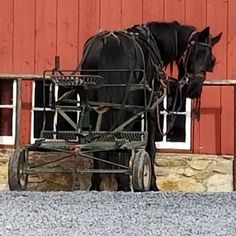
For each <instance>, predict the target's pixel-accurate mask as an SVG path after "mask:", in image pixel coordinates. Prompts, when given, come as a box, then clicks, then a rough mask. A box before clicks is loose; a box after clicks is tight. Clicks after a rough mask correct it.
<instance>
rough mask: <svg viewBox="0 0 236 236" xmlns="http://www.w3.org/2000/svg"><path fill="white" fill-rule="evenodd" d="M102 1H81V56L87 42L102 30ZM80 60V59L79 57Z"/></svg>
mask: <svg viewBox="0 0 236 236" xmlns="http://www.w3.org/2000/svg"><path fill="white" fill-rule="evenodd" d="M99 3H100V1H99V0H90V1H86V0H80V2H79V40H78V41H79V55H80V56H81V53H82V50H83V45H84V43H85V42H86V40H87V39H88V38H89V37H90V36H91V35H93V34H95V33H96V32H98V30H99V29H100V4H99ZM79 59H80V57H79Z"/></svg>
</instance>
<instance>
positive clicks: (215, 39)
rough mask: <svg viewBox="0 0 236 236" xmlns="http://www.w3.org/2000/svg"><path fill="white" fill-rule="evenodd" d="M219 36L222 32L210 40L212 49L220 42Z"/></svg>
mask: <svg viewBox="0 0 236 236" xmlns="http://www.w3.org/2000/svg"><path fill="white" fill-rule="evenodd" d="M221 36H222V32H221V33H219V34H218V35H216V36H215V37H213V38H212V39H211V46H212V47H213V46H214V45H215V44H217V43H218V42H219V41H220V39H221Z"/></svg>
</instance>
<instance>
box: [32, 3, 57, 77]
mask: <svg viewBox="0 0 236 236" xmlns="http://www.w3.org/2000/svg"><path fill="white" fill-rule="evenodd" d="M56 27H57V0H50V1H48V0H40V1H36V11H35V55H34V56H35V72H36V73H38V74H40V73H42V71H44V70H45V69H51V68H52V67H53V65H54V64H53V63H54V57H55V55H56V52H57V51H56V33H57V28H56Z"/></svg>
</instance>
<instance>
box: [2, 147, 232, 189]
mask: <svg viewBox="0 0 236 236" xmlns="http://www.w3.org/2000/svg"><path fill="white" fill-rule="evenodd" d="M11 152H12V150H11V149H5V148H4V149H0V190H7V189H8V184H7V172H8V159H9V156H10V154H11ZM50 156H53V154H47V155H46V156H44V158H53V157H50ZM57 157H58V154H57ZM40 158H41V157H40V155H39V154H37V153H36V154H34V155H33V161H35V162H36V163H37V162H38V161H39V162H40V160H41V159H40ZM232 163H233V158H232V156H215V155H191V154H167V153H165V154H158V155H157V157H156V160H155V173H156V176H157V185H158V187H159V189H160V190H162V191H184V192H186V191H191V192H192V191H196V192H198V191H199V192H203V191H207V192H212V191H223V192H225V191H227V192H228V191H232V190H233V185H232V180H233V176H232V173H233V172H232ZM73 165H74V160H73V159H70V160H68V161H63V162H61V163H60V164H58V163H55V164H53V165H51V167H53V166H57V167H58V166H60V167H63V168H64V169H68V168H73ZM76 165H78V166H79V167H80V168H89V167H91V165H92V163H91V161H87V160H83V159H81V160H80V161H79V162H76ZM90 178H91V175H90V174H80V175H77V176H72V175H71V174H37V175H33V176H31V177H30V178H29V181H30V182H32V183H30V184H29V190H38V191H45V190H49V191H52V190H67V191H68V190H71V189H72V188H74V189H75V190H76V189H80V190H88V189H89V187H90ZM116 187H117V185H116V181H115V179H114V178H113V176H107V175H106V176H104V178H103V181H102V189H103V190H116Z"/></svg>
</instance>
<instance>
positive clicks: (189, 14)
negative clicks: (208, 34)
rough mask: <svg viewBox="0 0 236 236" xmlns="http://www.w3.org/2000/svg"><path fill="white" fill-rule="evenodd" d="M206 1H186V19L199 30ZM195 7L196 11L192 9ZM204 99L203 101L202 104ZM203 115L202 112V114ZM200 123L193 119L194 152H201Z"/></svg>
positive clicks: (202, 25)
mask: <svg viewBox="0 0 236 236" xmlns="http://www.w3.org/2000/svg"><path fill="white" fill-rule="evenodd" d="M206 1H207V0H201V1H195V0H188V1H186V6H185V7H186V10H185V12H186V16H185V20H186V23H187V24H190V25H194V26H195V27H197V29H198V30H202V29H203V28H204V27H205V26H206V15H207V12H206V11H207V10H206V9H207V8H206ZM192 9H194V11H193V10H192ZM203 103H204V101H202V104H203ZM201 117H202V114H201ZM200 123H201V122H199V121H198V120H197V119H194V120H193V121H192V124H193V125H192V150H193V152H200V151H201V149H199V147H200Z"/></svg>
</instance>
